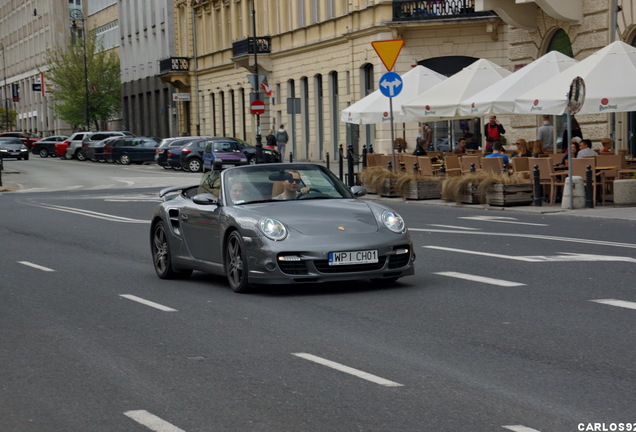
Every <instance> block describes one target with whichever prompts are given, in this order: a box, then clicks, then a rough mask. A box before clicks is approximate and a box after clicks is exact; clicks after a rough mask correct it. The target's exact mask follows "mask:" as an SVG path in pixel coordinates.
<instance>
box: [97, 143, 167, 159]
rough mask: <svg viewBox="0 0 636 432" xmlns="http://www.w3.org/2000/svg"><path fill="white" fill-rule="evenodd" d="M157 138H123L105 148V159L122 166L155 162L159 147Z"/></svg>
mask: <svg viewBox="0 0 636 432" xmlns="http://www.w3.org/2000/svg"><path fill="white" fill-rule="evenodd" d="M159 142H160V141H159V140H158V139H157V138H155V137H121V138H119V139H116V140H114V141H109V142H107V143H106V145H105V146H104V158H105V159H106V160H111V161H114V162H117V163H120V164H122V165H130V164H131V163H136V164H141V163H144V162H154V161H155V153H156V151H157V147H158V146H159Z"/></svg>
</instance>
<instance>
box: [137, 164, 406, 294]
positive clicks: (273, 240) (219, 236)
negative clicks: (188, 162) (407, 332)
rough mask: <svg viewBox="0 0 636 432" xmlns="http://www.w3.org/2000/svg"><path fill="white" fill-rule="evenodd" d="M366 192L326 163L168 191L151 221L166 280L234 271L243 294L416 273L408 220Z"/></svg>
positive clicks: (251, 170)
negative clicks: (284, 196)
mask: <svg viewBox="0 0 636 432" xmlns="http://www.w3.org/2000/svg"><path fill="white" fill-rule="evenodd" d="M292 172H293V174H292ZM239 185H240V186H241V190H240V191H238V188H237V187H236V186H239ZM292 187H293V188H294V192H296V193H298V191H302V190H305V188H308V190H305V191H306V193H304V194H298V195H296V198H295V199H294V198H292V199H289V200H285V199H281V198H280V195H279V193H280V190H281V189H283V188H284V189H285V190H286V191H287V192H289V191H290V188H292ZM365 193H366V191H365V189H364V188H363V187H361V186H353V187H352V188H351V189H349V188H348V187H346V186H345V185H344V184H343V183H342V181H340V180H339V179H338V178H337V177H336V176H335V175H334V174H333V173H332V172H331V171H330V170H328V169H327V168H325V167H323V166H321V165H317V164H307V163H302V164H301V163H294V164H258V165H244V166H239V167H233V168H228V169H226V170H223V171H221V170H212V171H209V173H208V174H206V175H204V176H203V178H202V181H201V184H200V185H193V186H175V187H172V188H166V189H164V190H162V191H161V192H160V196H161V197H163V199H164V202H163V203H162V204H160V205H159V206H158V207H157V209H156V210H155V213H154V216H153V217H152V221H151V225H150V250H151V254H152V260H153V264H154V268H155V272H156V273H157V275H158V276H159V277H160V278H162V279H171V278H178V277H187V276H189V275H190V274H191V273H192V271H193V270H199V271H205V272H209V273H213V274H217V275H224V276H226V277H227V280H228V283H229V285H230V287H231V288H232V290H234V291H235V292H239V293H240V292H247V291H249V290H250V289H251V287H252V285H258V284H263V285H275V286H276V285H282V284H295V283H322V282H336V281H353V280H364V279H370V280H371V281H372V282H376V283H383V284H389V283H393V282H395V281H396V280H398V279H399V278H401V277H403V276H408V275H412V274H414V265H413V262H414V260H415V254H414V251H413V245H412V242H411V239H410V237H409V233H408V230H407V228H406V224H405V223H404V220H403V219H402V217H400V215H399V214H398V213H396V212H395V211H394V210H392V209H391V208H389V207H385V206H383V205H381V204H378V203H376V202H373V201H369V200H360V199H357V197H359V196H362V195H364V194H365Z"/></svg>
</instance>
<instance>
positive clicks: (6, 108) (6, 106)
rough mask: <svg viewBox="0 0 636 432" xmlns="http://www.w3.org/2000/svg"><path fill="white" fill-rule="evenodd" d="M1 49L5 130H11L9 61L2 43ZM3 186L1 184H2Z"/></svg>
mask: <svg viewBox="0 0 636 432" xmlns="http://www.w3.org/2000/svg"><path fill="white" fill-rule="evenodd" d="M0 49H1V50H2V73H3V75H4V87H3V90H4V92H3V93H4V94H3V96H4V115H5V130H6V131H8V130H9V102H8V101H9V98H8V97H7V59H6V58H5V55H6V54H5V52H4V45H3V44H2V43H0ZM0 185H1V183H0Z"/></svg>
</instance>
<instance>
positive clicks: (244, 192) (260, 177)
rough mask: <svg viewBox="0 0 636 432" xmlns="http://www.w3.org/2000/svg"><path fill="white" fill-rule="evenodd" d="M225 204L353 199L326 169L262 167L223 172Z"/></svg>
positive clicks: (313, 167)
mask: <svg viewBox="0 0 636 432" xmlns="http://www.w3.org/2000/svg"><path fill="white" fill-rule="evenodd" d="M223 191H224V193H225V202H226V203H228V204H229V205H243V204H250V203H257V202H269V201H272V202H279V201H280V202H284V201H290V200H302V199H339V198H352V197H353V195H352V194H351V192H350V191H349V189H348V188H347V187H346V186H345V185H344V184H343V183H342V182H341V181H340V180H339V179H338V178H337V177H336V176H335V175H333V173H331V172H330V171H329V170H327V169H326V168H324V167H322V166H320V165H311V164H284V165H283V164H263V165H248V166H242V167H237V168H230V169H228V170H226V171H224V173H223Z"/></svg>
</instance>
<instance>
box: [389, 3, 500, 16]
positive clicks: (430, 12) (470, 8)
mask: <svg viewBox="0 0 636 432" xmlns="http://www.w3.org/2000/svg"><path fill="white" fill-rule="evenodd" d="M493 15H494V12H492V11H486V12H475V0H393V21H423V20H432V19H445V18H464V17H465V18H469V17H476V16H493Z"/></svg>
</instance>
